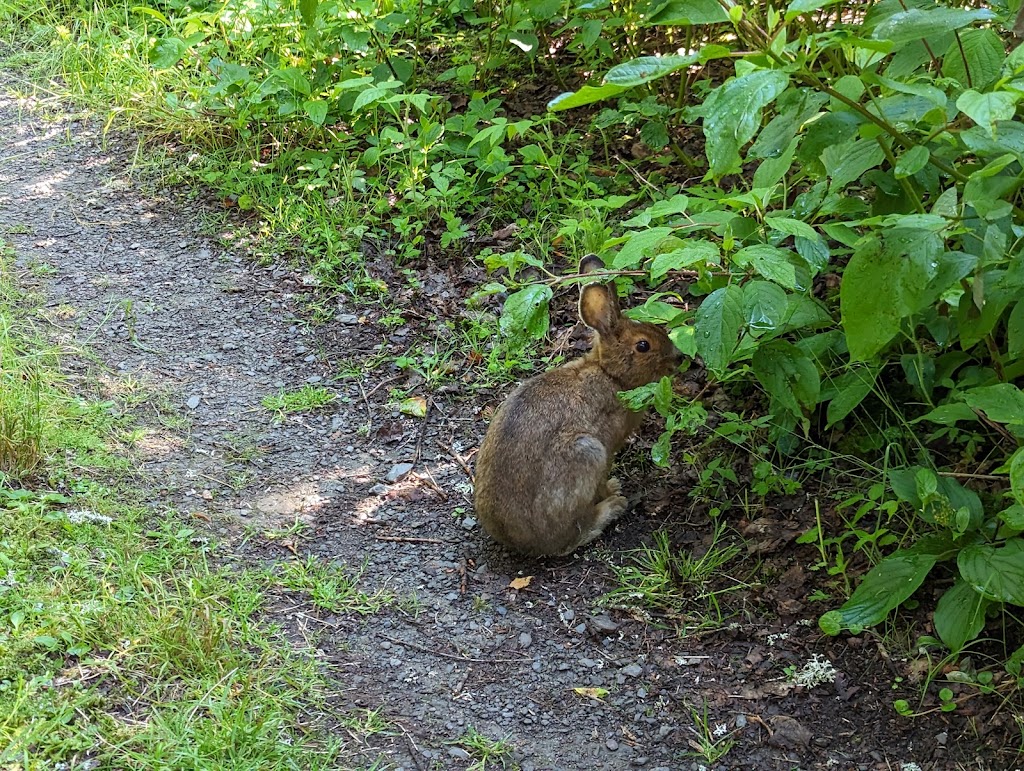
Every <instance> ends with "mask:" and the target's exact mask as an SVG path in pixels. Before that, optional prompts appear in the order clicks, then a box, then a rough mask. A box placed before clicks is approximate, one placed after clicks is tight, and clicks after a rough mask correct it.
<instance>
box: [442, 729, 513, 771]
mask: <svg viewBox="0 0 1024 771" xmlns="http://www.w3.org/2000/svg"><path fill="white" fill-rule="evenodd" d="M451 744H452V745H453V746H456V747H461V748H462V749H463V750H465V751H466V752H467V753H468V754H469V756H470V758H472V761H471V763H470V765H469V768H468V769H467V771H487V769H489V768H490V769H509V771H514V769H517V768H519V766H518V765H516V763H515V762H513V760H512V749H513V748H512V744H511V743H510V742H509V741H508V740H507V739H491V738H490V737H488V736H485V735H484V734H482V733H480V732H479V731H477V730H476V729H475V728H473V727H472V726H470V727H469V728H468V729H467V730H466V733H465V734H463V736H462V737H461V738H459V739H456V740H455V741H453V742H451Z"/></svg>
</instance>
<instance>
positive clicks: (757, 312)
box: [743, 281, 789, 334]
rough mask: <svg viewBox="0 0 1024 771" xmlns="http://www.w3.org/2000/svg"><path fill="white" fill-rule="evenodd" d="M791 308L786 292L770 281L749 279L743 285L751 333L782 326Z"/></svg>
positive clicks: (744, 306)
mask: <svg viewBox="0 0 1024 771" xmlns="http://www.w3.org/2000/svg"><path fill="white" fill-rule="evenodd" d="M788 310H789V302H788V301H787V297H786V293H785V292H784V291H782V288H781V287H780V286H778V285H777V284H773V283H771V282H770V281H748V282H747V283H746V284H745V285H744V286H743V315H744V317H745V319H746V322H747V326H748V327H749V328H750V330H751V334H756V333H761V332H771V331H774V330H776V329H778V328H779V327H780V326H782V323H783V321H784V319H785V318H786V316H787V312H788Z"/></svg>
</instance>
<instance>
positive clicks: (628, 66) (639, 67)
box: [604, 54, 697, 88]
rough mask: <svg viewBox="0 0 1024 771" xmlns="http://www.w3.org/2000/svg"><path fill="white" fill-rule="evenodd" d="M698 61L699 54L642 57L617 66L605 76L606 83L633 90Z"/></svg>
mask: <svg viewBox="0 0 1024 771" xmlns="http://www.w3.org/2000/svg"><path fill="white" fill-rule="evenodd" d="M696 61H697V54H690V55H688V56H679V55H676V54H672V55H669V56H641V57H639V58H638V59H633V60H631V61H628V62H623V63H622V64H616V65H615V66H614V67H612V68H611V69H610V70H608V73H607V74H606V75H605V76H604V82H605V83H610V84H612V85H614V86H619V87H621V88H632V87H634V86H639V85H642V84H643V83H650V82H651V81H652V80H658V79H659V78H663V77H665V76H666V75H670V74H672V73H673V72H676V71H677V70H681V69H683V68H684V67H689V66H690V65H691V64H693V63H694V62H696Z"/></svg>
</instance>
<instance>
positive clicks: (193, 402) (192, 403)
mask: <svg viewBox="0 0 1024 771" xmlns="http://www.w3.org/2000/svg"><path fill="white" fill-rule="evenodd" d="M185 406H187V407H188V408H189V409H190V410H194V409H195V408H196V407H198V406H199V397H198V396H190V397H188V401H187V402H185Z"/></svg>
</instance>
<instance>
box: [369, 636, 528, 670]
mask: <svg viewBox="0 0 1024 771" xmlns="http://www.w3.org/2000/svg"><path fill="white" fill-rule="evenodd" d="M381 637H383V638H384V639H385V640H390V641H391V642H392V643H394V644H395V645H404V646H405V647H407V648H413V649H414V650H418V651H419V652H420V653H431V654H433V655H435V656H441V657H443V658H446V659H453V660H454V661H467V662H469V663H470V664H525V663H527V662H529V661H531V659H529V658H527V657H526V656H523V657H521V658H518V659H472V658H470V657H469V656H459V655H458V654H455V653H445V652H444V651H435V650H431V649H430V648H424V647H423V646H422V645H417V644H416V643H413V642H409V641H408V640H399V639H397V638H394V637H390V636H388V635H386V634H382V635H381Z"/></svg>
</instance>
